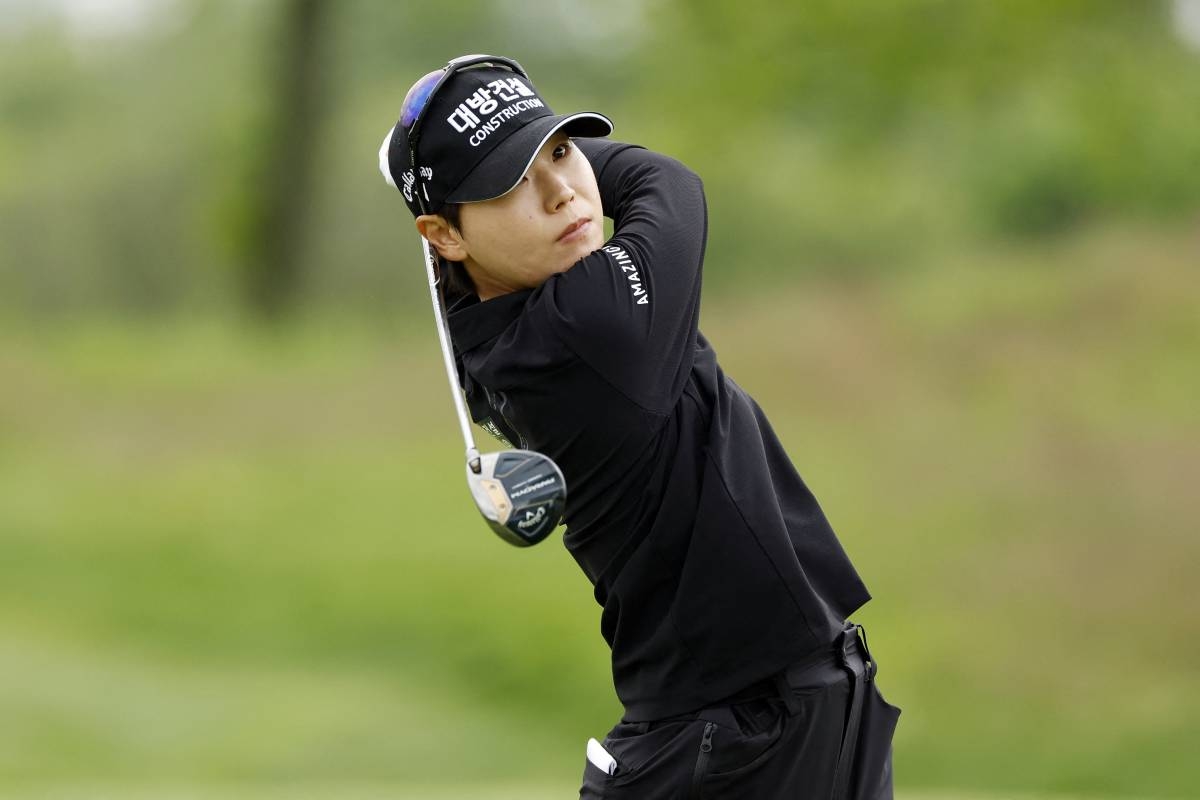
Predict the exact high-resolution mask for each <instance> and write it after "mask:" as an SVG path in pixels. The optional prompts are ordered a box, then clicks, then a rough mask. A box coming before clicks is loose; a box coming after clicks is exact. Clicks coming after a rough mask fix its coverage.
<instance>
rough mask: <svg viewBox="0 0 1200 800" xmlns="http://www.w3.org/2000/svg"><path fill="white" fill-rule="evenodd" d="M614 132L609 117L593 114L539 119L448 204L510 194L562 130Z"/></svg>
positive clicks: (588, 134)
mask: <svg viewBox="0 0 1200 800" xmlns="http://www.w3.org/2000/svg"><path fill="white" fill-rule="evenodd" d="M612 130H613V124H612V121H611V120H609V118H608V117H606V116H604V115H603V114H596V113H594V112H592V111H582V112H580V113H578V114H559V115H555V116H547V117H541V118H540V119H536V120H534V121H533V122H530V123H529V124H528V125H526V126H525V127H523V128H521V129H520V130H519V131H517V132H516V133H514V134H512V135H511V136H509V137H508V138H507V139H505V140H504V142H502V143H501V144H500V145H498V146H497V147H496V149H495V150H493V151H492V152H490V153H488V155H487V157H486V158H484V159H483V161H481V162H480V163H479V165H478V166H476V167H475V169H473V170H471V171H470V172H469V173H467V177H465V178H463V181H462V183H460V184H459V185H458V188H457V189H455V190H454V191H453V192H451V193H450V194H449V195H448V196H447V197H446V202H447V203H477V202H480V201H482V200H493V199H495V198H497V197H500V196H502V195H506V194H508V193H509V192H511V191H512V190H513V189H514V188H515V187H516V185H517V184H518V183H520V181H521V178H522V176H524V175H525V173H526V171H528V170H529V167H530V165H531V164H533V159H534V158H536V157H537V154H538V152H540V151H541V149H542V145H544V144H545V143H546V142H547V141H549V139H550V137H551V136H553V135H554V134H556V133H558V132H559V131H563V132H564V133H566V134H567V135H568V136H586V137H595V136H608V135H609V134H610V133H612Z"/></svg>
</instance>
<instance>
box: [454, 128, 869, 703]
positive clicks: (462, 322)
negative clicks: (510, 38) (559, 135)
mask: <svg viewBox="0 0 1200 800" xmlns="http://www.w3.org/2000/svg"><path fill="white" fill-rule="evenodd" d="M576 145H577V146H579V147H580V148H581V150H582V151H583V152H584V153H585V154H586V155H587V157H588V158H589V160H590V161H591V163H592V166H593V168H594V170H595V173H596V176H597V181H598V184H599V187H600V195H601V199H602V202H603V204H604V213H605V215H606V216H610V217H612V218H613V220H614V235H613V237H612V239H610V240H609V241H608V242H607V243H606V245H605V246H604V247H603V248H602V249H600V250H597V251H595V252H593V253H591V254H590V255H588V256H586V257H584V258H582V259H581V260H580V261H578V262H577V263H576V264H575V265H573V266H572V267H571V268H570V269H569V270H567V271H566V272H563V273H560V274H556V275H553V276H551V277H550V278H549V279H547V280H546V281H545V282H544V283H543V284H542V285H541V286H539V287H537V288H536V289H532V290H524V291H519V292H514V293H511V294H506V295H503V296H500V297H496V298H493V299H491V300H488V301H487V302H482V303H481V302H479V301H478V299H477V298H475V297H474V296H471V297H469V298H465V299H464V300H462V301H460V302H459V303H457V304H455V306H454V307H453V308H452V309H451V312H450V315H449V322H450V329H451V333H452V338H453V340H454V344H455V351H456V356H457V357H458V358H459V359H460V367H461V371H462V373H463V378H464V387H465V389H466V391H467V396H468V401H469V404H470V406H471V409H472V416H473V417H474V418H475V420H476V421H477V422H480V423H483V424H484V425H485V427H489V428H491V429H493V430H499V431H500V432H502V433H504V434H506V435H507V436H508V437H509V438H510V439H511V440H512V441H513V444H514V445H517V446H521V447H527V448H530V449H533V450H537V451H539V452H542V453H545V454H546V455H548V456H550V457H551V458H553V459H554V460H555V461H556V462H557V463H558V465H559V466H560V467H561V468H562V470H563V474H564V476H565V477H566V481H567V489H568V498H567V506H566V514H565V522H566V532H565V534H564V536H563V541H564V543H565V544H566V547H567V549H568V550H569V551H570V552H571V554H572V555H573V556H574V557H575V559H576V561H578V563H579V565H580V566H581V567H582V568H583V571H584V573H585V574H586V575H587V577H588V578H589V579H590V580H591V582H592V583H593V585H594V587H595V596H596V600H597V602H599V604H600V605H601V606H602V607H603V613H602V615H601V632H602V634H603V636H604V638H605V639H606V640H607V642H608V644H609V646H610V647H611V648H612V670H613V679H614V682H615V685H616V690H617V695H618V697H619V698H620V700H621V701H622V703H624V705H625V718H626V719H627V720H631V721H637V720H650V719H657V718H662V717H666V716H672V715H675V714H681V713H686V712H688V711H691V710H695V709H697V708H700V707H703V706H705V705H707V704H710V703H712V702H714V701H717V700H720V699H722V698H724V697H727V696H729V695H731V694H733V693H735V692H737V691H739V690H741V689H743V688H745V687H746V686H748V685H750V684H751V683H753V682H755V681H757V680H759V679H762V678H765V677H767V676H769V675H771V674H773V673H775V672H777V671H778V670H780V669H781V668H783V667H784V666H786V665H787V664H789V663H792V662H794V661H798V660H801V659H803V658H804V657H806V656H807V655H809V654H811V653H812V652H813V651H815V650H817V649H818V648H822V647H824V646H826V645H827V644H828V643H829V642H831V641H832V640H833V639H834V637H835V636H836V635H837V633H838V632H839V631H840V630H841V628H842V621H843V620H844V619H846V618H847V617H848V616H849V615H850V614H851V613H853V612H854V611H855V610H856V609H857V608H859V607H860V606H862V605H863V604H864V603H865V602H867V600H869V599H870V595H869V594H868V593H867V590H866V588H865V587H864V585H863V583H862V581H861V580H860V579H859V576H858V574H857V573H856V572H855V570H854V567H853V566H852V565H851V563H850V561H849V559H848V558H847V556H846V553H845V551H844V550H843V549H842V546H841V544H840V543H839V542H838V540H837V537H836V536H835V535H834V532H833V530H832V529H831V528H830V526H829V523H828V522H827V521H826V518H825V515H824V514H823V513H822V511H821V509H820V507H819V506H818V504H817V502H816V500H815V499H814V498H813V495H812V493H811V492H809V490H808V488H807V487H806V486H805V484H804V482H803V481H802V480H801V478H800V476H799V474H798V473H797V472H796V470H795V468H794V467H793V466H792V463H791V461H790V460H789V459H788V456H787V454H786V453H785V452H784V449H783V447H782V445H781V444H780V442H779V440H778V438H777V437H776V435H775V433H774V431H773V430H772V429H771V426H770V424H769V423H768V421H767V418H766V416H765V415H764V414H763V411H762V409H761V408H760V407H759V406H758V404H757V403H755V401H754V400H753V398H751V397H750V396H749V395H748V394H747V393H746V392H745V391H743V390H742V388H741V387H739V386H738V385H737V384H736V383H734V382H733V380H732V379H731V378H729V377H728V376H727V375H725V373H724V372H723V371H722V370H721V367H720V366H719V365H718V364H717V358H716V354H715V353H714V351H713V349H712V348H711V347H710V346H709V343H708V341H707V340H706V339H705V338H704V336H703V334H701V333H700V331H699V330H698V325H697V323H698V318H699V310H700V284H701V267H702V264H703V260H704V246H705V239H706V235H707V226H708V220H707V210H706V207H705V200H704V192H703V188H702V186H701V182H700V179H699V178H698V177H697V176H696V175H695V174H694V173H692V172H691V171H690V170H688V169H687V168H685V167H684V166H683V165H681V164H680V163H679V162H677V161H675V160H673V159H671V158H668V157H666V156H663V155H659V154H657V153H653V152H651V151H649V150H645V149H643V148H640V147H635V146H632V145H627V144H620V143H617V142H611V141H606V140H578V141H577V142H576Z"/></svg>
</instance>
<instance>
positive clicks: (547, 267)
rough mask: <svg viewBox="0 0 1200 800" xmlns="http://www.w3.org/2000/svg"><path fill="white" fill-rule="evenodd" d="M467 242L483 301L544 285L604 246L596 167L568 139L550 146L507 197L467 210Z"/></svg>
mask: <svg viewBox="0 0 1200 800" xmlns="http://www.w3.org/2000/svg"><path fill="white" fill-rule="evenodd" d="M461 219H462V240H463V245H464V247H465V249H466V251H467V258H466V259H464V260H465V261H466V263H467V267H468V270H469V271H470V272H471V276H472V278H473V279H474V280H475V284H476V287H477V289H478V291H479V296H480V299H483V300H487V299H489V298H490V297H494V296H497V295H499V294H504V293H506V292H512V291H519V290H521V289H531V288H534V287H536V286H540V285H541V283H542V282H543V281H545V280H546V278H548V277H550V276H551V275H553V274H555V273H557V272H565V271H566V270H567V269H568V268H570V266H571V265H572V264H574V263H575V262H576V261H578V260H579V259H580V258H582V257H583V256H585V255H587V254H588V253H590V252H592V251H593V250H596V249H598V248H600V247H601V245H603V244H604V212H603V210H602V208H601V205H600V191H599V189H598V188H597V186H596V175H595V173H594V172H593V171H592V165H591V163H590V162H588V160H587V157H586V156H584V155H583V153H581V152H580V151H579V150H578V149H576V147H575V145H574V144H572V143H571V141H570V139H568V138H567V136H566V135H565V134H561V133H560V134H556V135H554V136H553V137H551V138H550V140H549V141H547V142H546V144H545V145H543V146H542V149H541V150H540V151H539V152H538V154H537V156H536V157H535V158H534V160H533V164H532V165H531V166H530V167H529V170H528V171H527V172H526V173H525V177H523V178H522V179H521V182H520V183H519V184H517V186H516V188H514V189H513V190H512V191H510V192H509V193H508V194H506V195H503V196H502V197H497V198H496V199H494V200H485V201H483V202H480V203H465V204H464V205H463V207H462V217H461Z"/></svg>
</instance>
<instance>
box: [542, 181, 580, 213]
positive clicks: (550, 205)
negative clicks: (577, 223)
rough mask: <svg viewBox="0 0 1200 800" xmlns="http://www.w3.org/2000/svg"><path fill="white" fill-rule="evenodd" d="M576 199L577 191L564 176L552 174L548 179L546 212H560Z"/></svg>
mask: <svg viewBox="0 0 1200 800" xmlns="http://www.w3.org/2000/svg"><path fill="white" fill-rule="evenodd" d="M574 199H575V189H574V187H572V186H571V184H570V182H569V181H568V180H567V179H566V176H564V175H555V174H551V175H550V176H548V177H547V186H546V210H547V211H549V212H550V213H554V212H555V211H558V210H559V209H561V208H562V207H563V206H565V205H566V204H567V203H570V202H571V201H572V200H574Z"/></svg>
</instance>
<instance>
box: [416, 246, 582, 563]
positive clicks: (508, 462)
mask: <svg viewBox="0 0 1200 800" xmlns="http://www.w3.org/2000/svg"><path fill="white" fill-rule="evenodd" d="M421 249H422V252H423V253H424V257H425V271H426V273H427V274H428V277H429V296H430V298H431V299H432V301H433V316H434V319H435V320H436V322H437V329H438V341H439V342H440V343H441V347H442V360H443V362H444V364H445V367H446V378H447V379H448V380H449V381H450V394H451V395H452V396H453V397H454V407H455V409H456V410H457V411H458V424H459V427H461V428H462V435H463V443H464V444H465V445H466V448H467V455H466V460H467V487H468V488H470V490H471V497H472V498H474V500H475V506H476V507H477V508H478V509H479V513H480V514H482V515H483V518H484V520H485V521H486V522H487V524H488V526H489V527H491V529H492V530H493V531H495V532H496V535H498V536H499V537H500V538H501V539H503V540H504V541H506V542H508V543H509V544H513V545H516V546H517V547H529V546H530V545H535V544H537V543H538V542H540V541H542V540H543V539H545V538H546V537H547V536H549V535H550V532H551V531H552V530H554V528H555V527H556V526H557V525H558V523H559V520H560V519H562V514H563V509H564V508H565V506H566V502H567V482H566V480H565V479H564V478H563V474H562V470H560V469H559V468H558V465H557V464H555V463H554V461H553V460H551V459H550V458H549V457H548V456H544V455H542V454H541V453H535V452H533V451H532V450H502V451H500V452H498V453H485V454H483V455H480V454H479V450H478V449H477V448H476V447H475V437H474V435H473V434H472V432H471V421H470V420H469V419H468V417H467V408H466V403H465V402H464V401H463V397H462V390H461V389H460V388H459V385H458V371H457V370H456V369H455V367H454V356H453V354H452V353H451V351H450V332H449V329H448V328H447V326H446V310H445V309H444V308H443V307H442V302H441V297H440V295H439V292H438V289H437V284H438V274H437V260H436V256H435V255H434V253H433V249H432V248H431V247H430V246H429V242H428V241H426V239H425V237H423V236H422V237H421Z"/></svg>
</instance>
